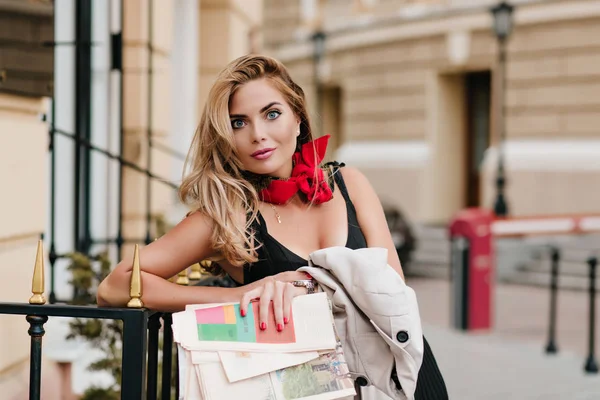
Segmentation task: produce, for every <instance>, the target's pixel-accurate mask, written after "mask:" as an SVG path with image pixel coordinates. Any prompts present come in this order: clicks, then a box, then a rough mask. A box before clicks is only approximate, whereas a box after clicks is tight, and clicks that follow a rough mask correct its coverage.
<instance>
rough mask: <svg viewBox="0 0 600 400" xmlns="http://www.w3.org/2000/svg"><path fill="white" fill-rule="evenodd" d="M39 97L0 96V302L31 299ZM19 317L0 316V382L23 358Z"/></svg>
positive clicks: (40, 151) (39, 212)
mask: <svg viewBox="0 0 600 400" xmlns="http://www.w3.org/2000/svg"><path fill="white" fill-rule="evenodd" d="M45 111H46V110H45V108H44V103H43V101H42V100H41V99H39V98H26V97H19V96H13V95H8V94H2V93H0V160H2V168H1V169H0V187H1V188H2V207H0V221H2V223H1V224H0V282H2V284H3V285H2V290H0V302H24V303H26V302H27V301H28V300H29V297H30V296H31V278H32V273H33V266H34V262H35V255H36V246H37V241H38V239H39V238H40V234H41V233H42V232H43V231H44V230H45V227H46V225H45V224H46V216H47V210H46V206H47V193H48V191H47V189H48V187H47V173H46V171H47V168H46V165H47V149H48V140H47V139H48V128H47V126H46V125H45V123H43V122H42V121H41V120H40V118H39V115H40V113H43V112H45ZM27 329H28V324H27V323H26V322H25V318H24V317H23V316H5V315H2V316H0V381H1V380H2V374H3V372H7V373H8V372H10V370H12V367H14V366H17V365H19V362H21V361H23V360H25V359H26V358H27V357H28V356H29V336H28V335H27Z"/></svg>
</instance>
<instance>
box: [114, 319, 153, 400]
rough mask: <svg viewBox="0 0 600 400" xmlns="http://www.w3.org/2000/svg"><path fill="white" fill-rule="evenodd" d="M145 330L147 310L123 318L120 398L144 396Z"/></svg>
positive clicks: (146, 341) (146, 327)
mask: <svg viewBox="0 0 600 400" xmlns="http://www.w3.org/2000/svg"><path fill="white" fill-rule="evenodd" d="M147 332H148V312H146V311H140V312H136V313H132V314H130V315H128V316H127V317H126V318H124V319H123V364H122V367H123V373H122V376H121V382H122V384H121V399H122V400H132V399H145V398H146V351H147V349H148V338H147Z"/></svg>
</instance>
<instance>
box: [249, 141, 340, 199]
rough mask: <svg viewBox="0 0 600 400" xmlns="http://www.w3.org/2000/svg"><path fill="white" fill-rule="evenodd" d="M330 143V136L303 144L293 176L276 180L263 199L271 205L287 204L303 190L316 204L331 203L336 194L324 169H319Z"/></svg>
mask: <svg viewBox="0 0 600 400" xmlns="http://www.w3.org/2000/svg"><path fill="white" fill-rule="evenodd" d="M328 141H329V135H326V136H322V137H320V138H318V139H315V140H313V141H312V142H308V143H305V144H303V145H302V147H301V148H300V151H297V152H295V153H294V155H293V156H292V159H293V165H294V167H293V169H292V176H291V177H290V178H289V179H286V180H279V179H273V180H272V181H271V183H270V184H269V186H268V187H267V188H266V189H263V190H261V191H260V193H259V197H260V199H261V200H262V201H265V202H267V203H272V204H285V203H287V202H288V201H289V200H290V199H291V198H292V197H293V196H294V195H295V194H296V193H298V192H299V191H300V192H302V193H304V195H305V196H306V199H307V200H308V201H309V202H312V203H314V204H321V203H325V202H327V201H329V200H331V198H332V197H333V193H332V191H331V188H330V187H329V184H328V183H327V181H326V179H325V175H324V174H323V170H322V169H321V168H319V165H320V164H321V161H323V158H325V151H326V150H327V142H328ZM315 177H316V179H315Z"/></svg>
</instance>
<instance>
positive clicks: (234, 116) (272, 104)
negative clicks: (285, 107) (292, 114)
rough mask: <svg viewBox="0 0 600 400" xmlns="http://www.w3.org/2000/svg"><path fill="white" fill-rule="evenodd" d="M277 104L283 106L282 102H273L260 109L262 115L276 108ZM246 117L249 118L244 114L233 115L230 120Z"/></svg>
mask: <svg viewBox="0 0 600 400" xmlns="http://www.w3.org/2000/svg"><path fill="white" fill-rule="evenodd" d="M276 104H278V105H282V104H281V103H280V102H278V101H273V102H271V103H269V104H267V105H266V106H264V107H263V108H261V109H260V112H261V113H264V112H265V111H267V110H268V109H269V108H271V107H273V106H274V105H276ZM246 117H247V116H246V115H244V114H231V115H230V116H229V118H230V119H234V118H246Z"/></svg>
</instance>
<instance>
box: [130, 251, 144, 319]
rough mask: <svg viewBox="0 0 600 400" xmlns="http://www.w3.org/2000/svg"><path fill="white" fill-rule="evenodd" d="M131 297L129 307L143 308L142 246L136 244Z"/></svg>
mask: <svg viewBox="0 0 600 400" xmlns="http://www.w3.org/2000/svg"><path fill="white" fill-rule="evenodd" d="M129 296H130V297H131V299H130V300H129V303H127V307H129V308H142V307H144V303H143V302H142V271H141V269H140V248H139V246H138V245H137V244H136V245H135V249H134V251H133V269H132V271H131V284H130V286H129Z"/></svg>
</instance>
